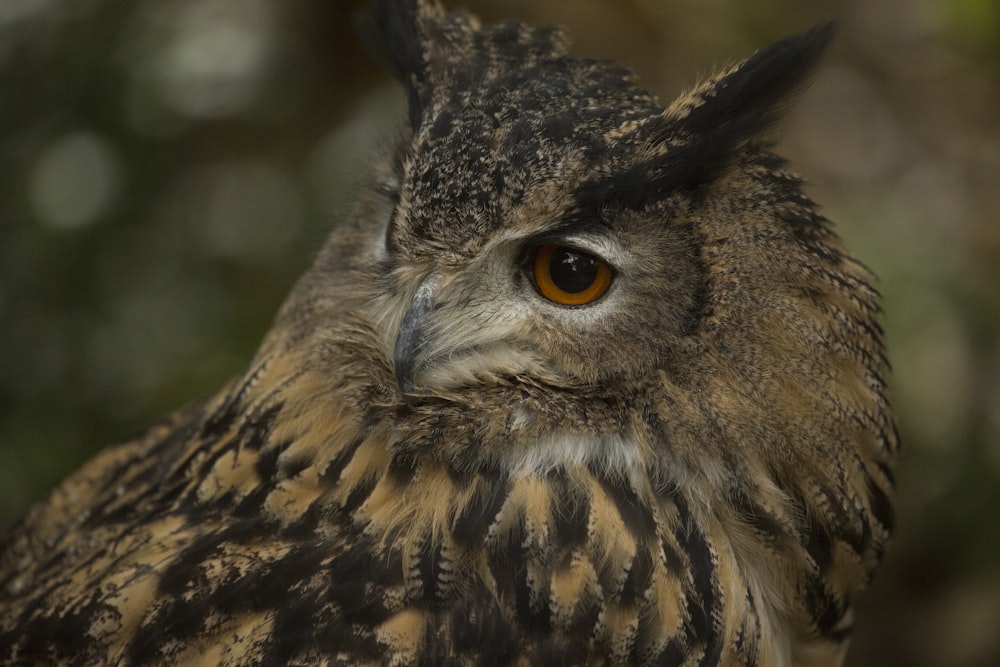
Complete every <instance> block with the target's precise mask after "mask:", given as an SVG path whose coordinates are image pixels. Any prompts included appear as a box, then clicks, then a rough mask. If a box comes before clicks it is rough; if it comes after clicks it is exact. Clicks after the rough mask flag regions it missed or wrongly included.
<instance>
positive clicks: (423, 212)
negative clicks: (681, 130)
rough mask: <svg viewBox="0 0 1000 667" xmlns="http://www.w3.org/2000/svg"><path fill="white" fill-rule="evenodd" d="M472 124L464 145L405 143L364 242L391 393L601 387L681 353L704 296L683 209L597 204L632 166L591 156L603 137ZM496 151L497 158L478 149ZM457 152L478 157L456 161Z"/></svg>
mask: <svg viewBox="0 0 1000 667" xmlns="http://www.w3.org/2000/svg"><path fill="white" fill-rule="evenodd" d="M583 102H584V100H580V101H574V102H573V103H574V104H582V103H583ZM469 115H470V116H472V118H471V119H468V120H467V119H464V118H462V117H461V116H459V118H457V119H456V122H458V123H461V122H462V121H466V120H467V122H465V123H462V127H463V130H464V132H463V134H462V135H461V136H458V137H456V136H454V135H453V134H449V135H446V136H443V137H440V138H436V137H431V136H426V134H425V135H424V136H419V135H418V136H417V137H416V138H415V139H414V141H413V143H412V144H411V146H410V147H409V151H410V153H409V154H408V155H407V157H406V158H405V159H404V160H403V161H402V162H401V165H400V172H399V173H398V174H397V175H395V176H394V182H393V187H392V195H391V197H392V198H393V199H394V205H393V211H392V213H391V215H390V217H389V218H388V219H387V220H385V221H383V223H384V231H383V230H381V229H377V228H376V233H375V235H374V239H373V242H374V244H375V246H376V248H377V250H376V252H377V253H378V255H379V257H380V260H379V261H380V264H381V266H383V267H384V270H385V272H386V273H387V274H388V275H389V276H390V278H389V280H388V281H387V283H385V287H384V289H385V293H384V294H383V295H382V303H381V304H380V306H379V307H380V308H381V309H382V315H383V319H382V331H381V333H382V334H383V336H384V349H385V352H386V354H387V355H388V356H390V358H391V359H392V360H393V366H394V369H395V374H396V377H397V380H398V384H399V389H400V391H401V392H403V393H405V394H407V395H408V396H409V397H411V398H415V397H419V396H425V395H431V396H433V395H435V394H438V393H440V392H441V391H445V392H447V393H449V394H450V393H453V392H455V391H456V390H459V389H461V388H466V389H469V388H472V387H477V386H479V387H483V386H487V385H490V384H496V383H497V382H498V381H499V382H500V383H501V384H504V385H506V386H510V385H516V384H517V383H519V382H527V383H542V384H546V385H549V386H552V387H553V388H554V389H555V388H572V389H581V388H584V387H586V388H589V389H591V390H598V391H600V390H602V389H604V388H608V389H609V390H610V389H611V387H612V386H613V385H615V384H618V383H621V382H623V381H626V380H630V379H631V380H634V379H636V378H637V377H638V376H642V375H647V374H655V373H658V372H661V371H662V370H663V369H664V368H666V367H667V365H668V364H669V362H670V361H672V360H673V361H676V359H677V357H678V355H681V354H685V352H684V347H685V344H686V343H685V338H686V337H687V336H688V335H689V334H690V332H691V329H692V327H693V326H694V323H695V321H696V319H697V317H698V315H699V309H700V308H701V307H702V304H701V303H700V300H699V296H700V294H701V293H703V289H704V288H703V281H704V276H703V275H702V272H701V269H700V267H699V263H698V256H697V255H698V239H697V238H696V232H695V231H694V229H693V227H692V225H691V222H690V215H691V213H692V206H693V204H692V201H691V198H690V197H689V196H687V195H686V194H683V193H677V194H672V195H671V196H668V197H666V198H655V199H653V200H652V201H648V202H646V201H643V202H639V203H637V204H635V205H630V206H628V207H626V206H624V205H622V204H620V203H619V202H616V201H614V200H612V199H610V198H607V199H601V198H598V197H595V196H594V191H595V189H598V188H600V187H602V183H603V182H605V181H610V180H614V179H617V178H621V177H622V175H623V174H627V173H628V170H629V169H630V168H631V167H632V166H633V165H632V164H630V160H628V159H627V158H626V159H619V160H615V159H613V158H612V159H607V158H605V159H603V160H599V161H597V163H596V164H595V160H594V159H593V158H592V157H589V156H588V155H587V151H588V149H591V148H593V147H595V146H597V145H600V144H601V143H605V142H607V141H608V140H607V138H606V136H605V135H604V133H603V132H593V133H591V134H590V135H589V136H583V137H574V138H572V139H569V140H567V139H562V140H558V139H554V140H550V141H548V142H546V143H545V145H544V148H541V147H539V145H538V142H536V141H534V138H533V136H531V135H527V136H526V137H525V140H522V141H520V142H519V141H518V140H517V139H511V138H509V137H507V136H504V135H505V134H507V129H506V128H493V127H489V126H484V125H485V123H482V122H481V121H482V116H481V114H479V113H478V112H472V113H470V114H469ZM629 122H631V121H629ZM615 129H616V130H617V129H618V128H615ZM466 133H469V134H471V135H472V138H471V140H470V139H469V138H468V137H469V135H468V134H466ZM497 135H500V136H499V137H497ZM496 141H501V142H505V143H506V144H507V151H506V152H503V153H500V154H499V155H497V154H493V153H491V152H489V151H487V150H486V147H484V146H477V145H475V144H476V143H485V144H490V143H495V142H496ZM470 144H471V145H470ZM456 147H461V148H460V151H461V150H464V151H469V152H470V153H472V154H473V155H475V154H477V153H478V156H479V157H478V158H475V159H474V160H468V159H467V160H465V162H466V163H465V164H461V162H460V164H459V165H456V164H455V162H456V159H455V155H456V150H455V149H456ZM594 152H596V151H594ZM457 154H458V155H459V156H460V157H459V160H462V158H467V157H468V154H469V153H465V154H463V153H462V152H458V153H457ZM449 155H450V157H448V156H449ZM428 156H431V159H428ZM484 172H485V173H486V174H494V175H495V174H513V176H514V178H512V179H510V178H489V179H484V178H483V176H484ZM484 180H486V183H484V182H483V181H484ZM487 186H491V187H495V190H494V191H493V192H491V193H489V194H486V193H477V192H476V189H477V188H485V187H487ZM477 194H479V195H480V196H477Z"/></svg>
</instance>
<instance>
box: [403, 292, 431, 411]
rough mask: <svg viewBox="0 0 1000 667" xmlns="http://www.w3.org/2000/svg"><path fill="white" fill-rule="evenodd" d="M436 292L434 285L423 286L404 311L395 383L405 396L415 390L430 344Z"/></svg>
mask: <svg viewBox="0 0 1000 667" xmlns="http://www.w3.org/2000/svg"><path fill="white" fill-rule="evenodd" d="M433 292H434V289H433V286H432V285H429V284H424V285H421V286H420V289H419V290H417V295H416V296H415V297H414V299H413V303H411V304H410V307H409V308H407V309H406V314H405V315H403V321H402V323H401V324H400V326H399V333H398V334H396V346H395V348H394V350H393V367H394V369H395V373H396V384H397V386H398V387H399V391H400V393H402V394H403V395H404V396H407V395H409V394H411V393H412V392H413V388H414V387H415V384H416V383H415V378H416V375H417V371H418V370H419V369H420V366H421V365H422V363H423V361H424V356H425V354H424V353H425V352H426V350H427V345H428V338H427V336H428V332H427V325H428V319H429V317H428V315H429V314H430V312H431V301H432V295H433Z"/></svg>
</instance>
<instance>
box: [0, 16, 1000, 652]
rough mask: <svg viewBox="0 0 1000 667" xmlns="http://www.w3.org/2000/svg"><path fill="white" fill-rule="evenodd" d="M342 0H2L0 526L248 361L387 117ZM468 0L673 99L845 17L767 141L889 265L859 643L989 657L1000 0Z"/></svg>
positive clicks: (395, 108)
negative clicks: (885, 442)
mask: <svg viewBox="0 0 1000 667" xmlns="http://www.w3.org/2000/svg"><path fill="white" fill-rule="evenodd" d="M358 4H359V3H357V2H347V1H341V2H337V1H333V0H326V1H319V0H282V1H279V0H175V1H172V2H155V1H153V0H145V1H139V2H130V3H123V2H115V1H113V0H89V1H88V2H76V1H73V0H3V1H2V2H0V526H2V525H6V524H8V523H9V522H10V521H12V520H14V519H15V518H16V517H17V516H18V515H19V514H20V513H21V512H23V511H24V510H25V508H26V507H27V506H28V504H29V503H31V502H32V501H33V500H35V499H37V498H38V497H40V496H41V495H42V494H43V493H44V492H45V490H46V489H48V488H49V487H50V486H52V485H53V484H55V483H56V482H57V481H58V480H59V479H60V478H61V477H62V476H63V475H65V474H66V473H67V472H68V471H69V470H71V469H73V468H74V467H76V466H77V465H79V464H80V463H81V462H83V461H84V460H85V459H87V458H88V457H90V456H91V455H92V454H93V453H94V452H95V451H97V449H99V448H100V447H101V446H103V445H105V444H108V443H110V442H114V441H119V440H123V439H126V438H128V437H130V436H132V435H134V434H135V433H137V432H138V431H139V430H141V428H142V427H143V426H145V425H148V424H149V423H151V422H152V421H154V420H155V419H157V418H159V417H161V416H163V415H165V414H166V413H168V412H169V411H170V410H172V409H173V408H175V407H178V406H179V405H181V404H183V403H185V402H187V401H189V400H192V399H194V398H197V397H199V396H202V395H204V394H207V393H209V392H211V391H212V390H213V389H214V388H216V387H217V386H219V385H220V384H221V383H222V382H223V380H224V379H225V378H227V377H229V376H230V375H232V374H234V373H236V372H238V371H239V370H240V368H241V366H242V365H243V364H244V363H245V362H246V361H247V360H248V359H249V357H250V355H251V354H252V353H253V350H254V348H255V346H256V344H257V341H258V340H259V339H260V337H261V335H262V334H263V332H264V331H265V330H266V328H267V326H268V322H269V320H270V318H271V316H272V315H273V313H274V311H275V309H276V308H277V306H278V304H279V302H280V301H281V299H282V297H283V295H284V294H285V292H286V291H287V289H288V288H289V287H290V285H291V283H292V281H293V280H294V279H295V277H296V276H297V275H298V274H299V273H300V272H301V271H302V270H303V269H304V268H305V267H306V266H307V265H308V264H309V262H310V259H311V257H312V255H313V254H314V253H315V251H316V250H317V248H318V247H319V245H320V244H321V242H322V240H323V238H324V236H325V235H326V233H327V232H328V231H329V229H330V228H331V227H332V226H333V225H334V224H336V220H337V219H338V217H339V216H340V215H342V214H343V213H344V212H345V211H346V209H347V208H348V206H349V204H350V202H351V200H352V199H353V192H354V190H355V189H356V188H357V187H358V183H359V180H360V178H361V177H362V176H363V174H364V172H365V169H366V165H367V164H369V162H370V156H371V155H372V152H373V151H374V150H377V148H378V146H379V141H380V139H379V138H380V137H384V136H386V135H387V134H388V133H389V132H390V131H391V129H392V128H393V126H394V125H395V123H396V122H397V120H398V119H400V118H401V108H402V100H401V95H400V93H399V91H398V89H397V87H396V86H395V84H393V83H391V82H389V81H387V80H386V79H385V77H384V76H383V75H382V74H381V73H380V72H378V71H377V70H376V69H375V67H374V66H373V65H372V64H371V63H370V62H369V60H368V58H367V57H366V56H365V54H364V52H363V50H362V47H361V45H360V43H359V42H358V41H357V39H356V38H355V36H354V35H353V32H352V29H351V15H352V13H353V12H354V11H355V10H356V9H357V7H358ZM451 4H452V6H454V5H455V4H456V3H451ZM466 6H468V7H469V8H470V9H472V10H473V11H475V12H476V13H479V14H480V15H481V16H483V17H484V18H486V19H489V20H496V19H502V18H510V17H517V18H522V19H526V20H530V21H532V22H557V23H562V24H564V25H567V26H569V28H570V29H571V32H572V35H573V38H574V45H575V46H574V49H575V51H576V52H577V53H579V54H583V55H588V56H597V57H610V58H615V59H618V60H621V61H623V62H625V63H627V64H628V65H630V66H631V67H633V68H634V69H635V70H636V72H637V73H638V74H639V76H640V78H641V80H642V82H643V83H644V84H645V85H646V86H647V87H648V88H651V89H652V90H654V91H655V92H657V93H658V94H659V95H660V96H661V98H662V99H664V100H665V101H666V100H669V99H670V98H671V97H672V96H673V95H674V94H675V93H677V92H678V91H679V89H680V88H681V87H683V86H686V85H690V84H692V83H694V81H695V80H696V79H697V78H698V77H700V76H704V75H707V74H708V73H710V72H711V71H712V70H713V69H714V68H715V67H716V66H717V65H721V64H724V63H727V62H730V61H732V60H734V59H737V58H740V57H743V56H745V55H748V54H749V53H750V52H751V51H753V50H754V49H755V48H758V47H760V46H763V45H765V44H767V43H769V42H771V41H773V40H775V39H777V38H779V37H781V36H783V35H785V34H787V33H789V32H794V31H798V30H800V29H803V28H805V27H807V26H809V25H811V24H813V23H814V22H816V21H818V20H821V19H824V18H830V17H833V18H837V19H838V20H839V21H840V25H841V31H840V35H839V37H838V39H837V40H836V42H835V44H834V46H833V49H832V52H831V54H830V57H829V58H828V60H827V61H826V63H825V65H824V66H823V68H822V70H821V71H820V72H819V73H818V75H817V76H816V80H815V83H814V85H813V86H812V88H811V89H810V90H809V91H807V92H806V93H805V94H804V95H803V96H802V99H801V101H800V103H799V105H798V106H797V107H796V108H795V110H794V111H793V112H792V113H791V114H790V116H789V119H788V123H787V131H786V134H785V139H784V142H783V145H782V152H783V153H784V154H785V155H786V156H788V157H790V158H791V159H792V161H793V164H794V166H795V168H796V169H797V170H798V171H800V172H801V173H803V174H804V175H806V176H807V178H808V179H809V180H810V181H811V182H812V183H813V184H814V185H813V186H811V194H812V195H813V196H814V197H815V198H816V199H817V200H818V201H820V202H821V203H822V204H824V206H825V208H826V211H827V213H828V215H829V216H830V217H831V218H832V219H833V220H834V221H835V222H836V223H837V225H838V228H839V230H840V232H841V234H842V235H843V237H844V238H845V241H846V242H847V244H848V246H849V247H850V248H851V249H853V251H854V252H855V253H856V254H857V255H858V256H859V257H860V258H861V259H862V260H863V261H865V262H866V263H867V264H869V265H870V266H871V267H872V268H874V269H875V271H876V272H877V273H878V274H879V275H880V276H881V280H882V282H881V289H882V292H883V294H884V296H885V310H886V328H887V331H888V337H889V342H890V346H891V349H890V352H891V357H892V359H893V362H894V366H895V374H894V377H893V380H892V382H893V387H894V395H895V402H896V407H897V413H898V416H899V422H900V428H901V431H902V435H903V439H904V443H905V447H906V449H905V457H904V462H903V468H902V471H901V474H900V475H899V480H900V491H899V528H898V534H897V538H896V540H895V542H894V544H893V547H892V549H891V551H890V553H889V556H888V559H887V561H886V563H885V566H884V567H883V569H882V570H881V571H880V572H879V575H878V577H877V579H876V582H875V585H874V586H873V588H872V590H871V591H870V592H869V593H868V594H867V595H865V597H864V598H863V600H862V604H861V610H860V620H859V621H858V630H857V635H856V640H855V644H854V647H853V649H852V653H851V658H850V664H852V665H890V666H895V665H899V666H917V667H919V666H924V665H926V666H932V665H933V666H941V667H945V666H947V667H963V666H969V667H971V666H980V665H981V666H983V667H987V666H995V665H1000V344H998V343H1000V220H998V217H1000V2H997V1H996V0H881V1H877V2H875V1H872V0H829V1H826V2H802V1H793V0H760V1H758V2H755V3H745V2H738V1H737V0H712V1H706V0H678V1H675V2H667V1H666V0H627V1H623V0H572V1H569V0H562V1H548V2H544V3H541V2H532V1H530V0H493V1H490V0H468V2H467V3H466Z"/></svg>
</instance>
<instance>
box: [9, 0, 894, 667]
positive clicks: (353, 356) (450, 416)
mask: <svg viewBox="0 0 1000 667" xmlns="http://www.w3.org/2000/svg"><path fill="white" fill-rule="evenodd" d="M359 25H360V27H361V32H362V33H363V36H364V37H365V40H366V42H367V43H368V44H369V45H370V47H371V49H372V51H373V52H374V53H375V54H377V57H378V58H379V59H380V61H381V62H382V64H383V65H384V66H385V67H386V68H387V69H389V70H390V71H391V72H392V73H393V74H394V75H395V77H396V78H398V80H399V81H400V82H401V84H402V86H403V88H404V90H405V95H406V116H405V120H404V121H403V125H404V127H403V129H402V130H401V131H400V132H399V134H398V136H397V138H396V140H395V142H394V143H393V144H392V145H391V146H390V147H389V149H388V150H387V151H386V155H385V156H384V159H382V160H381V161H380V162H378V164H376V165H375V166H374V168H373V171H372V174H371V176H370V181H369V182H368V187H366V188H364V189H363V192H362V194H361V196H360V199H359V201H358V202H357V203H356V205H355V207H354V208H353V210H352V212H351V213H350V214H349V215H348V216H347V218H346V219H345V220H344V221H343V222H342V223H341V224H340V225H339V226H338V227H337V228H336V230H335V231H334V232H333V234H332V236H331V237H330V239H329V241H328V242H327V243H326V245H325V246H324V247H323V249H322V250H321V252H320V253H319V255H318V257H317V259H316V260H315V263H314V264H313V266H312V268H310V269H309V270H308V271H307V272H306V273H305V274H304V276H303V277H302V278H301V279H300V281H299V282H298V284H297V285H296V286H295V288H294V289H293V291H292V293H291V295H290V296H289V297H288V300H287V301H286V303H285V304H284V306H283V307H282V308H281V310H280V312H279V313H278V315H277V317H276V319H275V322H274V324H273V327H272V328H271V330H270V331H269V333H267V335H266V337H265V338H264V340H263V342H262V344H261V346H260V349H259V351H258V352H257V354H256V356H255V357H254V359H253V360H252V361H251V362H250V363H249V365H248V366H247V368H246V371H245V372H244V373H243V374H242V375H241V376H239V377H237V378H236V379H234V380H233V381H232V382H231V383H230V384H228V385H227V386H225V387H224V388H222V389H221V391H219V392H218V393H217V394H215V395H214V396H212V397H210V398H207V399H205V400H202V401H200V402H197V403H194V404H192V405H190V406H189V407H186V408H183V409H181V410H180V411H178V412H177V413H175V414H174V415H173V416H171V417H170V418H168V419H167V420H166V421H165V422H163V423H161V424H159V425H157V426H154V427H153V428H151V429H150V430H149V431H148V432H146V433H145V434H144V435H143V436H141V437H139V438H138V439H136V440H133V441H131V442H127V443H125V444H121V445H118V446H116V447H111V448H109V449H107V450H105V451H103V452H102V453H100V454H99V455H98V456H97V457H96V458H95V459H93V460H92V461H90V462H89V463H87V464H86V465H84V466H83V467H82V468H81V469H80V470H78V471H77V472H76V473H74V474H72V475H71V476H70V477H68V478H67V479H66V480H65V481H63V482H62V483H61V484H60V485H59V486H58V487H56V488H55V490H53V491H52V492H51V493H50V494H49V495H48V497H46V498H45V499H44V500H42V501H41V502H40V503H39V504H37V505H36V506H35V507H34V508H32V509H31V510H30V511H29V512H28V514H27V516H26V517H24V518H23V519H22V520H21V521H20V522H19V523H17V524H16V525H14V526H13V528H12V529H10V531H9V532H8V533H7V535H6V536H5V537H4V539H3V544H2V547H0V661H2V662H4V663H5V664H55V663H73V664H115V665H136V664H206V665H251V664H253V665H259V664H269V665H270V664H273V665H279V664H281V665H284V664H325V665H354V664H389V665H412V664H421V665H428V664H442V665H443V664H448V665H589V664H595V665H597V664H600V665H626V664H628V665H702V666H705V665H747V666H749V665H767V666H783V665H839V664H841V663H842V661H843V659H844V656H845V652H846V648H847V643H848V639H849V637H850V635H851V631H852V626H853V622H854V616H853V612H852V602H853V600H854V598H855V595H856V594H857V593H858V591H859V590H861V589H863V588H864V587H865V586H866V584H867V583H868V582H869V580H870V579H871V577H872V574H873V572H874V570H875V569H876V566H877V565H878V563H879V560H880V558H881V556H882V554H883V552H884V550H885V548H886V545H887V541H888V539H889V534H890V531H891V528H892V507H891V496H892V489H893V465H894V461H895V459H896V454H897V450H898V438H897V435H896V431H895V427H894V424H893V417H892V414H891V409H890V402H889V398H888V394H887V390H886V384H885V381H884V376H885V375H886V373H887V369H888V363H887V361H886V356H885V351H884V346H883V335H882V331H881V329H880V326H879V319H880V307H879V302H878V294H877V292H876V291H875V289H873V287H872V286H871V282H872V276H871V274H870V273H869V271H868V270H867V269H866V268H865V267H864V266H862V265H861V264H860V263H858V262H857V261H855V260H854V259H852V258H851V257H850V256H849V255H848V254H847V252H846V251H845V250H844V248H843V247H842V245H841V243H840V241H839V240H838V238H837V236H836V235H835V233H834V232H833V231H832V229H831V226H830V223H829V222H828V221H827V220H826V219H825V218H824V217H823V216H822V215H821V214H820V213H819V211H818V210H817V206H816V205H815V204H814V203H813V202H812V201H811V200H810V199H809V198H808V197H806V196H805V195H804V194H803V192H802V187H801V181H800V180H799V178H798V177H796V176H795V175H794V174H793V173H792V172H790V171H789V170H788V169H787V168H786V166H785V163H784V161H783V160H782V159H781V158H779V157H777V156H776V155H775V154H774V153H773V152H772V148H771V147H772V145H773V143H774V140H775V136H774V126H775V123H776V122H777V121H778V120H779V118H780V115H781V112H782V111H783V110H784V109H785V108H786V107H787V106H788V104H789V102H790V99H791V97H792V96H793V94H794V93H795V92H796V91H797V90H798V89H800V88H801V87H802V86H803V85H804V82H805V80H806V78H807V77H808V75H809V74H810V72H811V71H812V70H813V68H814V66H815V65H816V63H817V61H818V59H819V58H820V56H821V53H822V51H823V50H824V47H825V45H826V44H827V42H828V41H829V39H830V37H831V35H832V33H833V28H832V26H831V25H829V24H823V25H819V26H817V27H815V28H813V29H811V30H808V31H806V32H804V33H802V34H799V35H795V36H792V37H789V38H786V39H783V40H781V41H779V42H777V43H776V44H774V45H772V46H770V47H768V48H765V49H763V50H761V51H759V52H757V53H755V54H754V55H752V56H750V57H749V58H748V59H746V60H744V61H743V62H741V63H739V64H737V65H735V66H733V67H730V68H728V69H725V70H724V71H721V72H719V73H718V74H716V75H715V76H713V77H711V78H709V79H708V80H707V81H705V82H703V83H701V84H700V85H697V86H695V87H694V88H692V89H690V90H688V91H687V92H686V93H684V94H683V95H681V96H680V97H679V98H678V99H677V100H676V101H674V102H673V103H672V104H670V105H668V106H666V107H663V106H661V104H660V103H659V102H658V101H657V99H656V98H655V97H654V96H653V95H652V94H650V93H648V92H646V91H644V90H643V89H641V88H640V87H638V86H637V84H636V83H635V81H634V79H633V77H632V75H631V74H630V73H629V72H628V71H627V70H625V69H622V68H620V67H618V66H615V65H613V64H610V63H607V62H604V61H596V60H585V59H579V58H575V57H571V56H570V55H569V54H568V52H567V46H566V39H565V37H564V34H563V33H562V32H561V31H560V30H558V29H550V28H541V29H537V28H531V27H527V26H525V25H522V24H519V23H514V22H510V23H504V24H500V25H483V24H482V23H480V21H479V20H477V19H476V18H475V17H474V16H472V15H470V14H468V13H462V12H456V13H448V12H446V11H445V10H444V9H443V8H442V7H441V6H440V5H439V4H438V3H437V2H435V1H434V0H376V1H373V2H372V3H370V5H369V7H368V9H367V12H366V13H365V14H364V15H363V17H362V19H361V21H360V22H359Z"/></svg>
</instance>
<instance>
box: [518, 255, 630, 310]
mask: <svg viewBox="0 0 1000 667" xmlns="http://www.w3.org/2000/svg"><path fill="white" fill-rule="evenodd" d="M613 277H614V272H613V271H612V269H611V266H610V265H609V264H608V263H607V262H605V261H604V260H602V259H599V258H597V257H594V256H593V255H590V254H587V253H585V252H581V251H579V250H575V249H573V248H567V247H566V246H561V245H554V244H546V245H540V246H538V247H537V248H536V249H535V250H534V252H533V255H532V257H531V278H532V280H533V281H534V283H535V288H536V289H537V290H538V293H539V294H541V295H542V296H544V297H545V298H546V299H548V300H549V301H552V302H555V303H558V304H561V305H563V306H583V305H585V304H588V303H593V302H594V301H597V300H598V299H600V298H601V297H602V296H604V293H605V292H607V291H608V288H609V287H611V279H612V278H613Z"/></svg>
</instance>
